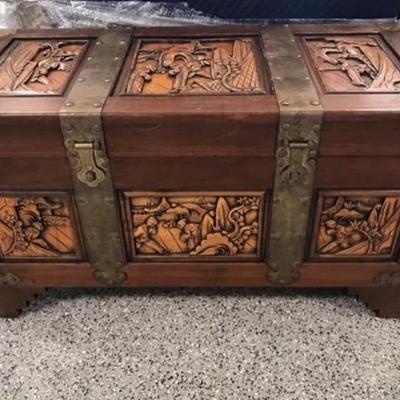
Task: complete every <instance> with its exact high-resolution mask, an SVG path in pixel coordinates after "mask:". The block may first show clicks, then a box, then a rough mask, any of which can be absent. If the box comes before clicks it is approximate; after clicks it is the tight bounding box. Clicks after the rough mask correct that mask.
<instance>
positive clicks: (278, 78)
mask: <svg viewBox="0 0 400 400" xmlns="http://www.w3.org/2000/svg"><path fill="white" fill-rule="evenodd" d="M274 79H276V80H278V81H280V80H281V79H282V78H281V77H280V76H276V77H275V78H274Z"/></svg>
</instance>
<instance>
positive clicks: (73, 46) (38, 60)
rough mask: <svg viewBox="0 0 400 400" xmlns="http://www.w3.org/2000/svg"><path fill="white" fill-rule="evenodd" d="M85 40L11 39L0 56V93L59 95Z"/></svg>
mask: <svg viewBox="0 0 400 400" xmlns="http://www.w3.org/2000/svg"><path fill="white" fill-rule="evenodd" d="M87 44H88V42H87V41H85V40H72V39H71V40H69V39H68V40H44V39H43V40H14V41H13V42H12V43H11V45H10V46H9V48H8V49H7V50H6V51H5V53H4V54H3V55H2V56H1V58H0V94H2V95H10V94H11V95H12V94H19V95H21V94H22V95H60V94H62V92H63V91H64V88H65V86H66V84H67V83H68V80H69V79H70V78H71V77H72V75H73V73H74V71H75V68H76V66H77V64H78V62H79V59H80V57H81V56H82V55H83V52H84V50H85V48H86V46H87Z"/></svg>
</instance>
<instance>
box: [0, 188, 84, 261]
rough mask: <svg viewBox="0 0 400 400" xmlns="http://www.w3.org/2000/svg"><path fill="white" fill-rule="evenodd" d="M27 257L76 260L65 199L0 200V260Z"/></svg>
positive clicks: (17, 198) (12, 198) (68, 205)
mask: <svg viewBox="0 0 400 400" xmlns="http://www.w3.org/2000/svg"><path fill="white" fill-rule="evenodd" d="M31 257H32V258H35V257H38V258H41V259H47V258H55V257H63V258H65V257H67V258H76V257H77V245H76V233H75V230H74V227H73V224H72V221H71V210H70V204H69V201H68V200H67V198H66V197H62V196H60V197H48V196H37V197H33V196H32V197H31V196H20V197H15V196H8V195H7V196H1V197H0V260H1V259H21V258H31Z"/></svg>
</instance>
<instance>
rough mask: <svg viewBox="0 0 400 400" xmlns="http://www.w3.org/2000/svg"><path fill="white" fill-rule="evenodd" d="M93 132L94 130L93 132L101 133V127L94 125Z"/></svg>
mask: <svg viewBox="0 0 400 400" xmlns="http://www.w3.org/2000/svg"><path fill="white" fill-rule="evenodd" d="M93 130H94V131H95V132H99V131H101V127H100V125H98V124H94V125H93Z"/></svg>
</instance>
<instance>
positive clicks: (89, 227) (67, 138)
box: [60, 30, 131, 285]
mask: <svg viewBox="0 0 400 400" xmlns="http://www.w3.org/2000/svg"><path fill="white" fill-rule="evenodd" d="M130 37H131V30H123V31H122V30H119V31H105V32H104V33H102V34H101V35H100V36H99V38H98V40H97V41H96V43H95V45H94V46H93V48H92V51H91V52H90V54H89V57H87V59H86V63H85V65H84V67H83V68H82V70H81V71H80V73H79V75H78V77H77V79H76V83H75V85H74V86H73V87H72V89H71V91H70V93H69V95H68V97H67V99H66V100H65V103H64V105H63V107H62V108H61V111H60V123H61V129H62V133H63V136H64V143H65V147H66V149H67V155H68V159H69V161H70V164H71V169H72V175H73V179H74V186H75V198H76V202H77V208H78V214H79V219H80V223H81V227H82V230H83V236H84V241H85V248H86V252H87V256H88V259H89V262H90V263H91V264H92V266H93V267H94V269H95V271H94V277H95V278H96V279H97V280H99V281H101V282H103V283H105V284H107V285H113V284H118V283H120V282H122V281H123V280H124V279H125V278H126V274H125V273H124V272H123V271H122V267H123V265H124V264H125V255H124V250H123V240H122V235H121V229H120V222H119V218H118V212H117V208H116V200H115V195H114V189H113V184H112V180H111V173H110V167H109V159H108V156H107V150H106V143H105V138H104V132H103V125H102V119H101V113H102V108H103V106H104V103H105V102H106V100H107V97H108V95H109V93H110V90H111V89H112V87H113V84H114V82H115V80H116V78H117V76H118V73H119V71H120V69H121V66H122V63H123V60H124V58H125V55H126V53H127V51H128V48H129V43H130Z"/></svg>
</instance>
